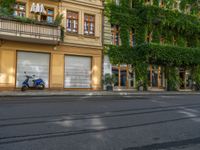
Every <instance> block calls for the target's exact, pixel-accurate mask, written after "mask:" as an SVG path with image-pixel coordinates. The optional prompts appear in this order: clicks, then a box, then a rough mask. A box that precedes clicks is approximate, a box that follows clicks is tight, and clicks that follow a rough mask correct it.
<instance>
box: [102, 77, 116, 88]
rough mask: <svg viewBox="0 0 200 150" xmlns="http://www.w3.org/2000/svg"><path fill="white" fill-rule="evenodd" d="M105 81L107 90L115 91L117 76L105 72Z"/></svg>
mask: <svg viewBox="0 0 200 150" xmlns="http://www.w3.org/2000/svg"><path fill="white" fill-rule="evenodd" d="M103 82H104V84H105V86H106V91H113V87H114V84H115V83H116V82H117V80H116V76H115V75H114V74H113V75H111V74H105V76H104V80H103Z"/></svg>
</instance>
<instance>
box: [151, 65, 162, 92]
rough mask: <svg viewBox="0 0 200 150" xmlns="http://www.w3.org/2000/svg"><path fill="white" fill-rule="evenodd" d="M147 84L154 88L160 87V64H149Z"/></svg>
mask: <svg viewBox="0 0 200 150" xmlns="http://www.w3.org/2000/svg"><path fill="white" fill-rule="evenodd" d="M148 79H149V86H150V87H154V88H161V87H162V70H161V67H160V66H156V65H150V67H149V73H148Z"/></svg>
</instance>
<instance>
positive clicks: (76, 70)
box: [65, 56, 92, 88]
mask: <svg viewBox="0 0 200 150" xmlns="http://www.w3.org/2000/svg"><path fill="white" fill-rule="evenodd" d="M91 61H92V59H91V57H81V56H65V88H91V63H92V62H91Z"/></svg>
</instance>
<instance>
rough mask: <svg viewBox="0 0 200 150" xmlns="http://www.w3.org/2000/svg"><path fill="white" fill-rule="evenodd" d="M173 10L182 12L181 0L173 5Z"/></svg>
mask: <svg viewBox="0 0 200 150" xmlns="http://www.w3.org/2000/svg"><path fill="white" fill-rule="evenodd" d="M173 9H174V10H178V11H180V0H176V1H175V2H174V4H173Z"/></svg>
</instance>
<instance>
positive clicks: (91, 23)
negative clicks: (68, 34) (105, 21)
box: [84, 14, 95, 35]
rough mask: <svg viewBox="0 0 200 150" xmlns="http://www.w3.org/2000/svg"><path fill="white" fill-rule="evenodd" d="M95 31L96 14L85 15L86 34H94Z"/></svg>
mask: <svg viewBox="0 0 200 150" xmlns="http://www.w3.org/2000/svg"><path fill="white" fill-rule="evenodd" d="M94 32H95V16H94V15H86V14H85V16H84V34H85V35H94Z"/></svg>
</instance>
